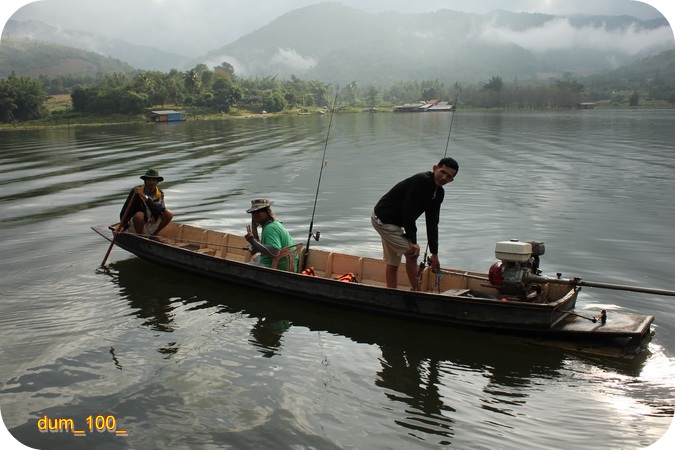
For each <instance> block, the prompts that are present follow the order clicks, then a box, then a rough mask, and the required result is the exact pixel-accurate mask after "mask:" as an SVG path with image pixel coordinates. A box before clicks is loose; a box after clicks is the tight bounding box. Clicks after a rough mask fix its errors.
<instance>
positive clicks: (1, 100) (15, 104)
mask: <svg viewBox="0 0 675 450" xmlns="http://www.w3.org/2000/svg"><path fill="white" fill-rule="evenodd" d="M46 103H47V94H45V93H44V91H43V90H42V83H40V82H39V81H38V80H33V79H32V78H30V77H17V76H16V75H15V74H14V73H12V75H10V76H9V77H8V78H7V79H4V80H0V120H2V121H3V122H5V123H9V122H13V121H15V120H18V121H21V122H23V121H26V120H35V119H42V118H44V117H47V116H49V112H48V111H47V108H46Z"/></svg>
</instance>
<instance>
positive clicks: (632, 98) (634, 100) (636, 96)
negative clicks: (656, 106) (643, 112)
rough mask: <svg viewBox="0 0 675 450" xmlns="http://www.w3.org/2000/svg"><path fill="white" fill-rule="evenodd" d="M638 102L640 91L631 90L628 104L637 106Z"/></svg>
mask: <svg viewBox="0 0 675 450" xmlns="http://www.w3.org/2000/svg"><path fill="white" fill-rule="evenodd" d="M639 103H640V93H639V92H638V90H637V89H636V90H635V91H633V95H631V96H630V99H628V104H629V105H630V106H638V104H639Z"/></svg>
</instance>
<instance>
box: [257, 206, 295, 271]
mask: <svg viewBox="0 0 675 450" xmlns="http://www.w3.org/2000/svg"><path fill="white" fill-rule="evenodd" d="M273 204H274V202H272V201H270V200H268V199H266V198H257V199H255V200H251V207H250V208H249V209H247V210H246V212H247V213H249V214H251V225H246V235H245V236H244V237H245V238H246V240H247V241H248V243H249V244H251V247H252V250H251V251H252V252H259V253H260V257H259V258H258V264H260V265H261V266H265V267H270V266H271V265H272V260H273V259H274V258H275V257H277V256H279V252H280V250H281V249H282V248H284V247H288V246H289V245H293V244H295V242H293V238H292V237H291V235H290V234H289V233H288V231H287V230H286V228H284V226H283V225H282V224H281V222H279V221H278V220H277V218H276V216H275V215H274V212H273V211H272V205H273ZM258 226H260V227H261V228H262V231H261V233H260V237H258ZM296 263H297V261H296ZM277 269H279V270H288V262H287V261H286V258H284V259H282V260H280V261H279V265H278V266H277Z"/></svg>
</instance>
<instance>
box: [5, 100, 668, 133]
mask: <svg viewBox="0 0 675 450" xmlns="http://www.w3.org/2000/svg"><path fill="white" fill-rule="evenodd" d="M56 104H58V106H57V107H56V108H54V106H55V105H56ZM594 105H595V106H594V108H592V109H619V110H620V109H626V110H628V109H631V110H634V109H673V108H675V105H673V104H670V103H666V102H642V103H641V104H640V105H639V106H628V105H617V104H612V103H610V102H609V101H599V102H596V103H595V104H594ZM49 106H50V105H48V109H49V110H50V112H51V117H49V118H47V119H40V120H32V121H27V122H19V123H11V124H0V132H1V131H21V130H34V129H46V128H62V127H94V126H101V125H121V124H128V123H147V124H148V125H154V124H155V123H154V122H152V121H148V119H147V117H146V116H145V115H141V114H133V115H120V114H115V115H108V116H85V115H82V114H80V113H73V112H71V107H70V103H69V102H64V101H63V99H55V100H54V101H53V102H52V103H51V107H49ZM167 108H168V109H172V108H175V109H177V110H182V111H184V112H185V119H186V120H191V121H192V120H227V119H252V118H265V117H277V116H290V115H316V114H329V113H330V110H328V109H325V108H300V109H292V110H286V111H281V112H277V113H268V112H262V113H261V112H259V110H258V109H257V108H256V109H255V110H254V109H246V108H232V109H231V110H230V111H229V112H227V113H223V112H220V113H211V112H207V111H203V110H200V109H198V108H179V107H176V106H174V107H168V106H167V107H164V108H158V109H167ZM461 109H463V110H471V111H488V110H489V111H505V112H506V111H516V110H518V109H514V108H506V109H505V108H474V107H462V108H461ZM577 109H581V108H574V109H572V110H577ZM542 111H549V109H542ZM338 112H339V113H362V112H366V113H369V114H371V113H374V112H378V113H391V112H393V106H386V105H385V106H381V107H379V108H377V109H376V111H373V110H370V109H367V108H366V109H364V108H356V107H354V108H351V107H350V108H343V107H341V108H339V111H338ZM409 114H420V113H409Z"/></svg>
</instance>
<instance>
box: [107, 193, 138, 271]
mask: <svg viewBox="0 0 675 450" xmlns="http://www.w3.org/2000/svg"><path fill="white" fill-rule="evenodd" d="M136 195H137V194H136V192H134V194H133V195H132V196H131V198H130V199H129V204H128V205H127V209H125V210H124V215H123V216H122V220H120V223H118V224H117V228H116V229H115V231H114V232H113V238H112V240H111V241H110V247H108V251H107V252H106V253H105V256H104V257H103V262H101V267H105V263H106V261H107V260H108V256H110V252H111V251H112V248H113V245H115V241H116V240H117V235H119V233H120V230H121V229H122V227H123V226H124V224H125V223H126V221H127V220H129V218H128V217H127V216H128V215H129V211H131V206H132V205H133V204H134V200H136Z"/></svg>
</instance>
